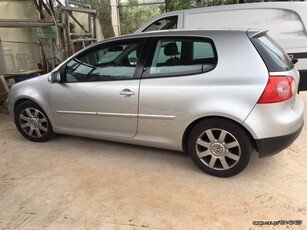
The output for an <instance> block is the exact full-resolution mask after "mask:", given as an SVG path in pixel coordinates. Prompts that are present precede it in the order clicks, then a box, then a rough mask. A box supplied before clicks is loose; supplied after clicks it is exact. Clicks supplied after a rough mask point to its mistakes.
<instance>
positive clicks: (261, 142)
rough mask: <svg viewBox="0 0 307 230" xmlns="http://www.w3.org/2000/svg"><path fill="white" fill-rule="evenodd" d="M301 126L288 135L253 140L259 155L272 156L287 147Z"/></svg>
mask: <svg viewBox="0 0 307 230" xmlns="http://www.w3.org/2000/svg"><path fill="white" fill-rule="evenodd" d="M303 126H304V125H302V126H301V127H300V128H299V129H297V130H296V131H295V132H293V133H291V134H288V135H284V136H278V137H271V138H264V139H257V140H255V141H256V148H257V151H258V153H259V157H268V156H272V155H274V154H277V153H279V152H281V151H282V150H284V149H285V148H287V147H289V146H290V145H291V144H292V143H293V142H294V141H295V140H296V138H297V137H298V136H299V135H300V133H301V131H302V128H303Z"/></svg>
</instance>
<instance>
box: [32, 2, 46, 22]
mask: <svg viewBox="0 0 307 230" xmlns="http://www.w3.org/2000/svg"><path fill="white" fill-rule="evenodd" d="M33 2H34V5H35V6H36V8H37V10H38V12H39V14H40V19H44V18H45V15H44V13H43V9H42V7H41V6H40V5H38V3H37V1H36V0H33Z"/></svg>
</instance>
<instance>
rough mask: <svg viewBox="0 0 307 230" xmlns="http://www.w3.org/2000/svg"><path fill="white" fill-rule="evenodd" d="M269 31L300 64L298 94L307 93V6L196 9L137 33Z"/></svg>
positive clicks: (155, 21) (164, 17)
mask: <svg viewBox="0 0 307 230" xmlns="http://www.w3.org/2000/svg"><path fill="white" fill-rule="evenodd" d="M212 28H216V29H219V28H221V29H225V28H235V29H246V28H253V29H261V30H263V29H264V30H267V29H268V30H269V33H268V34H269V35H270V36H271V37H273V38H274V39H275V40H276V41H277V42H278V43H279V44H280V45H281V46H282V48H283V49H284V50H285V51H286V52H287V53H288V54H289V56H290V57H292V58H293V61H294V60H295V59H297V60H298V62H297V63H296V67H297V69H298V70H299V71H300V76H301V80H300V85H299V90H300V91H302V90H307V2H266V3H247V4H234V5H224V6H213V7H204V8H194V9H189V10H182V11H173V12H168V13H164V14H162V15H160V16H158V17H155V18H153V19H151V20H150V21H148V22H147V23H145V24H144V25H143V26H142V27H140V28H139V29H138V30H137V31H136V32H146V31H153V30H166V29H212Z"/></svg>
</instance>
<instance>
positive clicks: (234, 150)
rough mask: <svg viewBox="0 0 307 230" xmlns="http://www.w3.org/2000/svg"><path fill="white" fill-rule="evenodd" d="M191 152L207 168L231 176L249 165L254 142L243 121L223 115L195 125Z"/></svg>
mask: <svg viewBox="0 0 307 230" xmlns="http://www.w3.org/2000/svg"><path fill="white" fill-rule="evenodd" d="M188 152H189V154H190V155H191V158H192V160H193V161H194V163H195V164H196V165H197V166H198V167H199V168H200V169H201V170H203V171H204V172H206V173H208V174H210V175H212V176H217V177H230V176H234V175H236V174H238V173H240V172H242V171H243V170H244V169H245V168H246V166H247V165H248V162H249V159H250V155H251V153H252V143H251V141H250V138H249V136H248V135H247V133H246V131H245V130H244V129H243V128H242V127H241V126H240V125H238V124H236V123H234V122H231V121H229V120H226V119H222V118H209V119H206V120H204V121H201V122H200V123H198V124H197V125H196V126H195V127H194V128H193V129H192V131H191V133H190V135H189V139H188Z"/></svg>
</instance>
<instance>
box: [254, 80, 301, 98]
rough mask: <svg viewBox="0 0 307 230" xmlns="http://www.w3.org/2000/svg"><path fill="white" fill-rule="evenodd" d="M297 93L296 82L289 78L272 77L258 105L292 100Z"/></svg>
mask: <svg viewBox="0 0 307 230" xmlns="http://www.w3.org/2000/svg"><path fill="white" fill-rule="evenodd" d="M294 93H295V81H294V79H293V78H292V77H289V76H270V77H269V82H268V84H267V86H266V87H265V89H264V91H263V93H262V95H261V97H260V99H259V100H258V104H264V103H277V102H282V101H286V100H288V99H290V98H291V97H292V96H293V94H294Z"/></svg>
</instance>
